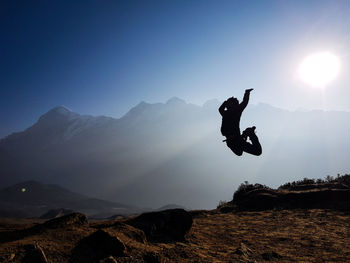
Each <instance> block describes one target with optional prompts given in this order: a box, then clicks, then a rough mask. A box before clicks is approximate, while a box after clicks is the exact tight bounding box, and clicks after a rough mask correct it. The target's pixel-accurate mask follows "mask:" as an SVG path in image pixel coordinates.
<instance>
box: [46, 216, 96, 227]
mask: <svg viewBox="0 0 350 263" xmlns="http://www.w3.org/2000/svg"><path fill="white" fill-rule="evenodd" d="M88 224H89V222H88V219H87V217H86V215H84V214H81V213H71V214H68V215H65V216H61V217H58V218H54V219H51V220H48V221H46V222H45V223H44V224H42V227H43V228H49V229H54V228H65V227H68V226H86V225H88Z"/></svg>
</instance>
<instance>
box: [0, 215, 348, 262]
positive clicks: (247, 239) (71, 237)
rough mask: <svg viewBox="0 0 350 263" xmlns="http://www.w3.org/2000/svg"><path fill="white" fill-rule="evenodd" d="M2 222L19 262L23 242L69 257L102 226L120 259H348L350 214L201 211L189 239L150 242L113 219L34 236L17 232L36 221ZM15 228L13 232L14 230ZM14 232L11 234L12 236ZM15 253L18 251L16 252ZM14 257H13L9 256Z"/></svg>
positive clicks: (1, 247) (4, 244)
mask: <svg viewBox="0 0 350 263" xmlns="http://www.w3.org/2000/svg"><path fill="white" fill-rule="evenodd" d="M20 223H21V224H10V221H6V222H5V221H0V255H1V256H2V259H3V261H5V262H6V261H8V262H19V261H20V258H21V257H20V255H21V253H23V251H22V250H23V249H22V247H23V245H25V244H34V243H37V244H39V245H40V246H41V247H42V248H43V250H44V251H45V254H46V256H47V258H48V260H49V261H50V262H68V261H69V258H70V254H71V251H72V250H73V248H74V247H75V246H76V245H77V243H78V242H79V240H81V239H82V238H83V237H86V236H88V235H89V234H91V233H93V232H94V231H95V228H94V227H99V226H100V227H103V229H105V231H107V232H109V233H110V234H111V235H116V236H118V237H119V238H120V239H121V240H122V241H123V242H124V244H125V245H126V247H127V256H125V257H120V258H118V262H143V256H144V255H145V254H152V255H155V256H156V257H158V259H159V262H266V261H270V262H349V260H350V214H347V213H343V212H338V211H329V210H282V211H274V210H271V211H263V212H239V213H228V214H220V213H216V212H215V211H204V212H202V213H197V215H196V216H195V218H194V223H193V226H192V228H191V230H190V232H189V233H188V234H187V237H186V242H174V243H149V242H144V241H143V240H142V233H140V231H139V230H137V229H134V228H132V227H124V228H121V227H115V226H113V224H112V223H113V222H109V226H108V224H106V222H104V223H103V224H104V225H103V224H102V223H101V222H95V223H91V224H90V227H87V226H85V227H70V228H65V229H60V230H57V229H56V230H47V231H45V232H44V233H41V234H37V235H30V236H20V235H18V236H15V237H14V236H13V232H12V231H14V230H17V231H18V230H21V229H23V228H25V227H28V226H30V224H33V222H28V224H27V225H25V224H23V223H24V222H23V221H21V222H20ZM11 233H12V234H11ZM10 237H12V238H10ZM14 255H15V256H14ZM11 257H13V259H12V260H9V259H10V258H11ZM0 262H1V260H0Z"/></svg>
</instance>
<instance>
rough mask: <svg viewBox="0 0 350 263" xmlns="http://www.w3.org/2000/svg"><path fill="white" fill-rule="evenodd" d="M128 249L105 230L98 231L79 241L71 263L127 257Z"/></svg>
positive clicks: (73, 251)
mask: <svg viewBox="0 0 350 263" xmlns="http://www.w3.org/2000/svg"><path fill="white" fill-rule="evenodd" d="M125 250H126V247H125V245H124V243H123V242H122V241H121V240H120V239H119V238H118V237H116V236H112V235H111V234H109V233H108V232H106V231H104V230H101V229H99V230H97V231H96V232H94V233H92V234H91V235H89V236H87V237H85V238H83V239H82V240H80V241H79V243H78V244H77V246H76V247H75V248H74V249H73V250H72V256H71V262H84V263H88V262H96V261H100V260H103V259H105V258H106V257H109V256H113V257H120V256H124V255H125Z"/></svg>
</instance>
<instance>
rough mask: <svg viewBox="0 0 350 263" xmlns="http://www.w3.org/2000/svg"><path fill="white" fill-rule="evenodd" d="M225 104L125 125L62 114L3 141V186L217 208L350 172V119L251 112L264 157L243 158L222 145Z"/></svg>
mask: <svg viewBox="0 0 350 263" xmlns="http://www.w3.org/2000/svg"><path fill="white" fill-rule="evenodd" d="M179 100H180V101H179ZM218 104H220V103H219V102H218V101H215V100H213V101H211V102H210V101H209V102H208V103H204V104H203V106H198V105H194V104H190V103H186V102H184V101H183V100H181V99H176V98H175V99H173V103H146V102H141V103H140V104H138V105H136V106H135V107H133V108H132V109H130V111H129V112H128V113H126V114H125V115H124V116H123V117H122V118H120V119H115V118H112V117H102V116H98V117H94V116H89V115H79V114H78V115H74V116H78V117H76V118H75V117H74V118H73V120H72V119H71V117H69V116H71V112H69V110H67V109H65V108H56V110H54V109H55V108H53V110H54V112H55V113H56V114H61V113H60V111H63V116H66V115H68V117H67V118H66V117H64V118H63V121H62V122H61V121H57V122H55V121H54V122H53V124H52V125H53V126H50V125H49V127H47V126H45V125H43V126H42V125H37V126H35V125H36V124H37V123H36V124H34V125H33V126H31V127H30V128H28V129H26V130H25V131H23V132H21V133H20V134H15V135H13V136H8V137H7V138H6V139H2V140H0V171H1V174H0V181H1V183H2V185H11V184H14V183H16V182H20V181H25V180H27V179H33V180H37V181H43V182H49V183H53V184H59V185H62V186H64V187H67V188H69V189H74V190H75V191H77V192H81V193H84V194H87V195H89V196H91V195H92V196H97V197H99V198H102V199H106V200H111V201H118V202H121V203H126V204H133V205H137V206H142V207H152V208H157V207H161V206H163V205H166V204H171V203H175V204H179V205H181V206H184V207H191V208H197V207H198V208H208V207H209V208H210V207H214V206H216V204H217V200H222V199H228V198H229V197H230V195H231V193H232V192H233V190H234V188H235V187H237V186H238V185H239V183H241V182H242V181H245V180H254V181H257V182H261V183H264V184H268V185H271V186H274V185H278V184H280V183H281V181H282V180H283V181H284V180H296V179H301V178H303V177H310V176H311V177H312V176H313V175H314V176H320V175H322V174H324V175H326V174H334V173H346V172H347V171H348V170H349V169H350V167H349V164H348V162H347V160H346V156H348V155H349V154H350V151H349V149H350V145H349V144H350V143H348V140H347V134H349V133H350V125H349V124H348V123H350V122H349V120H350V113H346V112H341V113H338V112H333V111H332V112H327V111H310V112H306V113H305V112H299V111H287V110H283V109H279V108H276V107H273V106H270V105H264V104H261V105H248V107H247V108H246V110H245V112H244V113H243V115H242V120H241V128H242V129H244V128H245V127H249V126H252V125H255V126H256V127H257V134H258V136H259V138H260V140H261V143H262V146H263V155H262V156H261V157H259V158H254V157H252V156H249V155H244V156H243V157H242V158H238V157H236V156H234V155H233V153H232V152H230V150H229V149H228V148H227V147H226V145H225V144H224V143H222V136H221V134H220V125H221V117H220V115H219V113H218V111H217V105H218ZM39 119H40V118H39ZM59 120H60V119H59ZM33 127H34V128H33ZM329 134H332V135H333V136H329ZM329 154H331V155H333V156H335V154H337V156H338V157H337V159H336V160H334V159H332V158H329V156H328V155H329ZM316 164H317V165H316ZM267 175H268V176H267ZM82 182H84V183H82Z"/></svg>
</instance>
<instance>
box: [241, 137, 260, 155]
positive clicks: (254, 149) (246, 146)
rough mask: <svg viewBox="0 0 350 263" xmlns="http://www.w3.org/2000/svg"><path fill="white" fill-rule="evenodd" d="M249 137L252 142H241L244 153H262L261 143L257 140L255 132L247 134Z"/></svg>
mask: <svg viewBox="0 0 350 263" xmlns="http://www.w3.org/2000/svg"><path fill="white" fill-rule="evenodd" d="M249 139H250V140H251V142H252V143H249V142H246V141H244V142H243V146H242V148H243V151H245V152H246V153H250V154H253V155H257V156H259V155H261V153H262V148H261V144H260V142H259V139H258V136H256V134H255V133H250V134H249Z"/></svg>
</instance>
